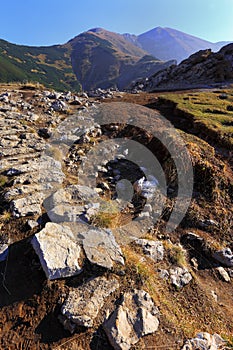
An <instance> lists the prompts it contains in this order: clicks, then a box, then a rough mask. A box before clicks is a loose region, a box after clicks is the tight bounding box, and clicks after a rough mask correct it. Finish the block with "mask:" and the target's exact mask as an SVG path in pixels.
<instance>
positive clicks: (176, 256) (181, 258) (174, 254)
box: [163, 241, 187, 267]
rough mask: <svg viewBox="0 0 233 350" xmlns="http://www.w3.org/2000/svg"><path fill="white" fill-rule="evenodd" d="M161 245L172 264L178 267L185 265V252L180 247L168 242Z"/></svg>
mask: <svg viewBox="0 0 233 350" xmlns="http://www.w3.org/2000/svg"><path fill="white" fill-rule="evenodd" d="M163 244H164V247H165V249H166V251H167V254H168V259H169V261H170V262H171V263H172V264H174V265H176V266H180V267H185V266H186V265H187V261H186V252H185V250H184V249H183V248H182V247H181V246H180V245H175V244H172V243H171V242H168V241H164V243H163Z"/></svg>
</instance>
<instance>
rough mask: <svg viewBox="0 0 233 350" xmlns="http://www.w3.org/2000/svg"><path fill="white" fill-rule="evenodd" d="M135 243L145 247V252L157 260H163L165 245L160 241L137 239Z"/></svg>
mask: <svg viewBox="0 0 233 350" xmlns="http://www.w3.org/2000/svg"><path fill="white" fill-rule="evenodd" d="M135 243H136V244H138V245H140V246H141V247H142V249H143V253H144V254H146V255H148V256H149V257H150V258H151V259H153V260H154V261H155V262H158V261H160V260H163V258H164V247H163V244H162V243H161V242H160V241H152V240H150V239H137V240H136V241H135Z"/></svg>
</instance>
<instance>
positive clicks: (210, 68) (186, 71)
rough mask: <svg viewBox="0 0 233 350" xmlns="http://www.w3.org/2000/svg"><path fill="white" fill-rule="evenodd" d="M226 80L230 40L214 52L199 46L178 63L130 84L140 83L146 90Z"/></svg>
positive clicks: (231, 66) (232, 71)
mask: <svg viewBox="0 0 233 350" xmlns="http://www.w3.org/2000/svg"><path fill="white" fill-rule="evenodd" d="M228 82H233V44H228V45H226V46H224V47H223V48H221V50H220V51H219V52H217V53H214V52H212V51H211V50H210V49H207V50H200V51H198V52H196V53H195V54H193V55H191V56H190V57H189V58H187V59H186V60H184V61H182V62H181V63H180V64H179V65H173V66H170V67H169V68H167V69H165V70H163V71H160V72H157V73H155V74H153V75H152V76H151V77H150V78H148V79H147V80H144V81H142V80H140V81H138V82H137V83H136V84H135V85H134V86H133V88H134V89H135V88H137V86H139V85H140V86H142V85H144V87H143V88H144V90H147V91H154V90H162V89H163V90H178V89H186V88H197V87H208V86H210V85H216V84H219V83H228Z"/></svg>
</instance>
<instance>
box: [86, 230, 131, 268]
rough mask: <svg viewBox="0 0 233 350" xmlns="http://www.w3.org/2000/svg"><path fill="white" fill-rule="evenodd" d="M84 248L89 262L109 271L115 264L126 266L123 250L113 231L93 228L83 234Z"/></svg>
mask: <svg viewBox="0 0 233 350" xmlns="http://www.w3.org/2000/svg"><path fill="white" fill-rule="evenodd" d="M82 236H83V248H84V251H85V254H86V256H87V258H88V260H89V261H90V262H91V263H92V264H96V265H99V266H102V267H105V268H107V269H111V268H112V267H113V264H114V263H120V264H122V265H124V258H123V256H122V252H121V249H120V247H119V245H118V244H117V243H116V241H115V238H114V236H113V233H112V231H111V230H103V229H97V228H95V229H94V228H93V229H91V230H88V231H87V232H85V233H83V234H82Z"/></svg>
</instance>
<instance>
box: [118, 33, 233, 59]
mask: <svg viewBox="0 0 233 350" xmlns="http://www.w3.org/2000/svg"><path fill="white" fill-rule="evenodd" d="M123 35H124V36H125V38H126V40H133V42H134V43H135V45H138V46H139V47H141V48H143V49H144V50H146V51H148V52H149V53H150V54H152V55H155V56H156V57H158V58H159V59H161V60H170V59H171V57H172V59H176V60H177V61H178V62H181V61H182V60H183V59H185V58H187V57H189V56H190V55H191V54H193V53H194V52H196V51H199V50H201V49H211V50H212V51H218V50H220V48H221V47H222V46H224V45H226V44H228V43H230V42H228V41H220V42H216V43H213V42H210V41H207V40H204V39H201V38H198V37H196V36H194V35H190V34H186V33H184V32H182V31H179V30H176V29H172V28H169V27H164V28H163V27H155V28H153V29H150V30H149V31H147V32H145V33H142V34H140V35H138V36H136V37H135V36H134V34H133V35H132V37H131V35H130V34H127V33H126V34H123ZM170 47H171V48H172V49H170Z"/></svg>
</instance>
